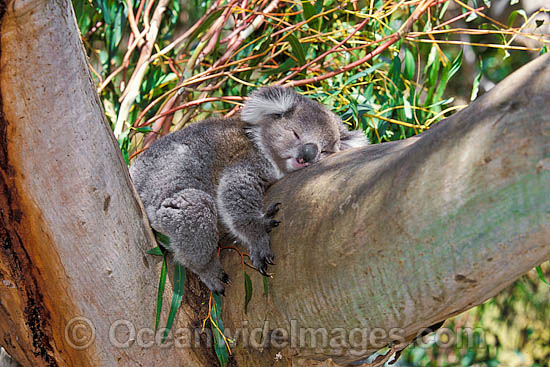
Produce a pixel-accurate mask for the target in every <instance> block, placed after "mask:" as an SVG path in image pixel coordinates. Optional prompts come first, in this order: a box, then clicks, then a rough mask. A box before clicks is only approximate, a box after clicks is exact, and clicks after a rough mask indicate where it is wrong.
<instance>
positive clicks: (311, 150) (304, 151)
mask: <svg viewBox="0 0 550 367" xmlns="http://www.w3.org/2000/svg"><path fill="white" fill-rule="evenodd" d="M317 152H318V149H317V145H315V144H313V143H308V144H304V145H302V147H301V148H300V151H299V152H298V158H297V159H296V160H297V161H298V163H301V164H304V163H313V162H315V160H316V158H317Z"/></svg>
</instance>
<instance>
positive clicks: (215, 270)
mask: <svg viewBox="0 0 550 367" xmlns="http://www.w3.org/2000/svg"><path fill="white" fill-rule="evenodd" d="M196 273H197V274H198V275H199V278H200V279H201V281H202V282H203V283H204V284H205V285H206V286H207V287H208V289H210V290H211V291H212V292H216V293H218V294H221V295H222V296H225V286H226V285H229V284H231V280H230V279H229V275H227V273H226V272H225V271H224V270H223V268H222V266H221V264H220V260H219V259H218V258H217V257H216V258H215V259H212V261H211V262H210V263H209V264H208V265H207V266H206V267H204V268H202V269H200V270H198V271H196Z"/></svg>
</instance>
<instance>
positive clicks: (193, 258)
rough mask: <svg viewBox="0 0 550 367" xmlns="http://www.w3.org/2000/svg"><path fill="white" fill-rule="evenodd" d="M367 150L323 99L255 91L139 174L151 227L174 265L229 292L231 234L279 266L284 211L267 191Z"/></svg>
mask: <svg viewBox="0 0 550 367" xmlns="http://www.w3.org/2000/svg"><path fill="white" fill-rule="evenodd" d="M364 145H367V140H366V138H365V136H364V135H363V133H361V132H360V131H359V132H355V131H353V132H350V131H348V130H347V128H346V127H345V125H344V124H343V123H342V122H341V120H340V119H339V118H338V117H337V116H336V115H334V114H333V113H332V112H330V111H329V110H328V109H326V108H325V107H324V106H322V105H320V104H318V103H317V102H314V101H311V100H309V99H307V98H305V97H303V96H301V95H299V94H297V93H295V92H294V91H292V90H291V89H287V88H282V87H266V88H262V89H259V90H257V91H256V92H254V93H252V94H251V96H250V97H249V98H248V100H247V101H246V103H245V106H244V108H243V110H242V113H241V117H240V118H238V117H237V118H229V119H215V118H212V119H208V120H205V121H203V122H200V123H197V124H193V125H191V126H189V127H187V128H185V129H183V130H181V131H177V132H174V133H171V134H168V135H167V136H165V137H163V138H162V139H159V140H158V141H156V142H155V143H154V144H152V145H151V147H150V148H149V149H148V150H146V151H145V152H144V153H142V154H141V155H140V156H139V157H138V159H137V160H136V161H135V163H134V164H133V165H132V167H131V168H130V174H131V176H132V179H133V181H134V184H135V187H136V189H137V191H138V193H139V195H140V196H141V199H142V201H143V204H144V206H145V209H146V212H147V215H148V217H149V220H150V222H151V225H152V227H153V228H154V229H155V230H156V231H158V232H161V233H163V234H165V235H166V236H168V238H169V239H170V250H171V251H172V252H173V253H174V259H175V260H176V261H177V262H179V263H181V264H182V265H184V266H185V267H186V268H188V269H189V270H191V271H193V272H194V273H196V274H198V275H199V277H200V278H201V280H202V281H203V282H204V284H206V286H207V287H208V288H210V289H211V290H212V291H215V292H219V293H223V291H224V283H227V280H228V278H227V274H225V272H224V271H223V269H222V267H221V265H220V262H219V259H218V256H217V254H216V251H217V247H218V239H219V238H220V236H222V235H223V236H225V235H226V234H228V235H230V236H233V237H234V238H235V239H236V240H238V241H240V242H242V243H244V244H245V245H246V246H247V247H248V249H249V251H250V256H251V260H252V264H253V265H254V266H255V267H256V268H257V269H258V270H259V271H260V272H261V273H263V274H265V273H266V269H267V264H272V262H273V258H274V256H273V253H272V251H271V248H270V246H269V232H270V231H271V229H272V228H274V227H276V226H277V225H278V223H279V222H278V221H276V220H275V219H274V218H273V217H274V215H275V214H276V212H277V210H278V205H277V204H275V205H272V206H271V207H270V208H269V209H267V210H266V211H265V212H264V211H263V206H264V200H263V199H264V193H265V190H266V189H267V187H268V186H269V185H271V184H272V183H273V182H274V181H276V180H278V179H279V178H281V177H282V176H284V175H285V174H287V173H289V172H292V171H295V170H297V169H300V168H303V167H306V166H308V165H310V164H312V163H315V162H316V161H318V160H319V159H322V158H324V157H325V156H328V155H329V154H331V153H333V152H337V151H340V150H344V149H348V148H352V147H358V146H364Z"/></svg>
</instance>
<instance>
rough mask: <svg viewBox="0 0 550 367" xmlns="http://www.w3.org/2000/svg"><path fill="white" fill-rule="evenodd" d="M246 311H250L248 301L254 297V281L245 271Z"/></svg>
mask: <svg viewBox="0 0 550 367" xmlns="http://www.w3.org/2000/svg"><path fill="white" fill-rule="evenodd" d="M244 293H245V295H244V313H248V303H249V302H250V300H251V299H252V281H251V280H250V276H248V274H247V273H246V271H245V272H244Z"/></svg>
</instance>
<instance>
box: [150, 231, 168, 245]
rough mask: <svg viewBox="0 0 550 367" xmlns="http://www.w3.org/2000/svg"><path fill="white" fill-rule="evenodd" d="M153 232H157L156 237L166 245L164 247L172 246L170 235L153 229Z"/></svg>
mask: <svg viewBox="0 0 550 367" xmlns="http://www.w3.org/2000/svg"><path fill="white" fill-rule="evenodd" d="M153 233H154V234H155V238H156V239H157V241H158V242H160V243H161V244H162V245H164V247H166V248H168V247H170V239H169V238H168V236H166V235H165V234H162V233H160V232H157V231H153Z"/></svg>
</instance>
